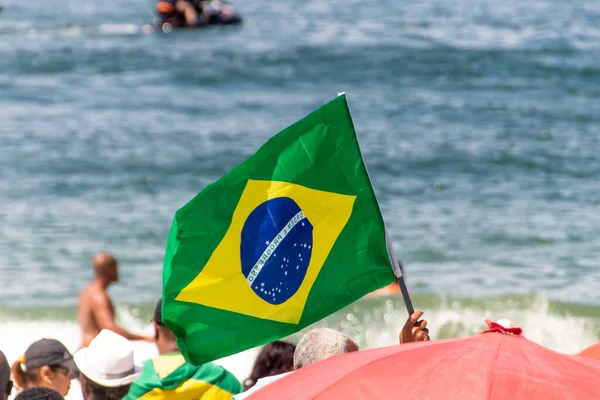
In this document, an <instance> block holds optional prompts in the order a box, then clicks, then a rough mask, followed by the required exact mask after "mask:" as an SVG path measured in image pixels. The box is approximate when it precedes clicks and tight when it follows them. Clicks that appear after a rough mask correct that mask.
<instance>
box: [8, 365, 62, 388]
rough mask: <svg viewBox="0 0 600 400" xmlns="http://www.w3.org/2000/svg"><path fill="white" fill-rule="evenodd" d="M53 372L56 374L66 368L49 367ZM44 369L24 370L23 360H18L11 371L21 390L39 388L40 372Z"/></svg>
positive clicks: (58, 366) (11, 367)
mask: <svg viewBox="0 0 600 400" xmlns="http://www.w3.org/2000/svg"><path fill="white" fill-rule="evenodd" d="M48 367H50V369H51V370H52V372H56V371H58V370H59V369H61V368H64V367H62V366H60V365H48ZM41 369H42V367H38V368H32V369H27V370H25V371H24V370H23V367H22V366H21V360H17V361H15V362H14V363H12V365H11V366H10V371H11V372H12V375H13V379H14V380H15V383H16V384H17V386H18V387H19V388H21V389H27V388H33V387H37V386H38V385H39V384H40V382H41V381H42V379H41V378H40V370H41Z"/></svg>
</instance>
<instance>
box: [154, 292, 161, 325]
mask: <svg viewBox="0 0 600 400" xmlns="http://www.w3.org/2000/svg"><path fill="white" fill-rule="evenodd" d="M161 307H162V297H161V298H160V299H158V303H156V307H154V315H153V316H152V321H154V322H156V323H157V324H161V325H162V310H161Z"/></svg>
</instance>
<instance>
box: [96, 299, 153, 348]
mask: <svg viewBox="0 0 600 400" xmlns="http://www.w3.org/2000/svg"><path fill="white" fill-rule="evenodd" d="M94 303H95V304H94V307H93V308H92V310H93V313H94V319H95V320H96V323H97V324H98V327H99V328H100V329H109V330H111V331H113V332H115V333H117V334H119V335H121V336H123V337H124V338H126V339H129V340H146V341H150V342H152V341H154V339H153V338H150V337H146V336H142V335H137V334H135V333H131V332H129V331H128V330H126V329H124V328H122V327H120V326H119V325H118V324H117V323H116V321H115V315H114V312H113V308H112V304H111V302H110V299H109V298H108V296H107V295H106V294H97V295H96V296H94Z"/></svg>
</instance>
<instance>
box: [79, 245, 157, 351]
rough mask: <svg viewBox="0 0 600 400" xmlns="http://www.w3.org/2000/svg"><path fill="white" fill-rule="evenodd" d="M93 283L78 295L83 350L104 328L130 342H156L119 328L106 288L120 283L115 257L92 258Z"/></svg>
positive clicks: (98, 256) (105, 254) (102, 254)
mask: <svg viewBox="0 0 600 400" xmlns="http://www.w3.org/2000/svg"><path fill="white" fill-rule="evenodd" d="M92 266H93V269H94V280H93V281H92V282H90V283H89V284H88V285H86V286H85V287H84V288H83V289H82V290H81V294H80V295H79V303H78V308H77V319H78V320H79V326H80V328H81V333H82V343H81V347H82V348H83V347H87V346H88V345H89V344H90V342H91V341H92V339H94V338H95V337H96V336H97V335H98V334H99V333H100V331H102V330H103V329H108V330H111V331H113V332H115V333H118V334H119V335H121V336H123V337H124V338H126V339H129V340H146V341H150V342H152V341H154V339H153V338H151V337H145V336H141V335H137V334H135V333H131V332H129V331H127V330H125V329H124V328H122V327H120V326H119V325H117V323H116V321H115V310H114V307H113V304H112V301H111V300H110V297H109V296H108V293H107V291H106V289H108V287H109V286H110V285H111V284H112V283H114V282H117V281H118V280H119V272H118V264H117V260H116V258H115V257H114V256H113V255H112V254H108V253H100V254H97V255H95V256H94V258H93V259H92Z"/></svg>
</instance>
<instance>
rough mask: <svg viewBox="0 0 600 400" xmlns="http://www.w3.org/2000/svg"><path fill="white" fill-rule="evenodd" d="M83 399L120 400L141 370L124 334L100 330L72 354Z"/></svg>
mask: <svg viewBox="0 0 600 400" xmlns="http://www.w3.org/2000/svg"><path fill="white" fill-rule="evenodd" d="M74 359H75V364H77V368H79V372H80V374H79V381H80V382H81V391H82V394H83V397H84V398H85V399H90V400H97V399H108V400H119V399H122V398H123V397H125V395H127V392H129V387H130V386H131V383H132V382H133V381H135V380H136V379H137V378H138V377H139V376H140V372H141V368H140V367H139V366H137V365H135V364H134V362H133V348H132V347H131V343H129V341H128V340H127V339H125V338H124V337H123V336H120V335H118V334H116V333H115V332H113V331H110V330H107V329H103V330H102V331H101V332H100V333H99V334H98V336H96V337H95V338H94V339H93V340H92V341H91V342H90V345H89V346H88V347H86V348H83V349H81V350H79V351H78V352H77V353H75V357H74Z"/></svg>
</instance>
